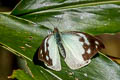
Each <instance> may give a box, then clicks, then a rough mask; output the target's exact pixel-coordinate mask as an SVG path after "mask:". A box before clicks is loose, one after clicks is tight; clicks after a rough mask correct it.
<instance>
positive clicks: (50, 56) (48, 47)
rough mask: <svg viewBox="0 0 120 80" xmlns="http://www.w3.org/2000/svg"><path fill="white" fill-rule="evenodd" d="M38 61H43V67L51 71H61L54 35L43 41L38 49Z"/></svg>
mask: <svg viewBox="0 0 120 80" xmlns="http://www.w3.org/2000/svg"><path fill="white" fill-rule="evenodd" d="M38 59H39V60H42V61H44V62H45V65H46V66H47V67H49V68H51V69H53V70H56V71H59V70H61V63H60V55H59V51H58V47H57V44H56V40H55V38H54V35H49V36H47V37H46V38H45V39H44V41H43V43H42V44H41V46H40V48H39V52H38Z"/></svg>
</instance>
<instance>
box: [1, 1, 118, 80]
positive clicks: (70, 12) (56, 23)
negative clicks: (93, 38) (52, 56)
mask: <svg viewBox="0 0 120 80" xmlns="http://www.w3.org/2000/svg"><path fill="white" fill-rule="evenodd" d="M119 14H120V1H118V0H113V1H112V0H89V1H88V0H84V1H83V0H81V1H78V0H22V1H21V2H20V3H19V4H18V5H17V6H16V8H15V9H14V10H13V11H12V13H11V15H7V14H2V13H0V46H2V47H4V48H6V49H8V50H9V51H11V52H13V53H14V54H16V55H18V56H21V57H23V58H25V59H26V64H27V67H28V71H23V70H16V71H14V73H13V75H12V78H17V79H19V80H57V79H63V80H77V79H79V80H119V79H120V76H119V75H120V66H119V65H118V64H116V63H114V62H113V61H111V60H110V59H109V58H107V57H106V56H104V55H102V54H97V55H96V56H95V57H94V58H92V62H91V63H90V64H89V65H88V66H85V67H83V68H81V69H78V70H71V69H69V68H68V67H67V66H66V64H65V63H64V61H63V59H62V71H58V72H57V71H53V70H50V69H45V68H43V67H42V66H38V65H34V64H33V62H32V59H33V56H34V54H35V52H36V50H37V49H38V47H39V46H40V44H41V42H42V40H43V39H44V37H45V36H47V35H48V32H49V31H51V30H53V28H54V27H58V29H59V30H60V31H82V32H87V33H90V34H102V33H116V32H120V27H119V25H120V22H119V21H120V15H119Z"/></svg>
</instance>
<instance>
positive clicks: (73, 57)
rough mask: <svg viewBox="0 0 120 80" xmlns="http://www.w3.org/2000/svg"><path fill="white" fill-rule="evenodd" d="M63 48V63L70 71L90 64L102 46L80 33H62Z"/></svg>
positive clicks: (97, 41) (95, 40) (94, 39)
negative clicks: (64, 52)
mask: <svg viewBox="0 0 120 80" xmlns="http://www.w3.org/2000/svg"><path fill="white" fill-rule="evenodd" d="M61 37H62V40H63V46H64V48H65V51H66V58H65V62H66V64H67V65H68V66H69V67H70V68H71V69H78V68H81V67H83V66H85V65H87V64H89V63H90V58H91V57H93V56H94V55H95V54H96V53H97V51H98V50H100V49H101V48H103V47H104V46H103V44H102V43H101V42H100V41H99V40H98V39H96V38H94V37H93V36H91V35H88V34H85V33H80V32H66V33H62V36H61Z"/></svg>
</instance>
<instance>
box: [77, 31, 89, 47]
mask: <svg viewBox="0 0 120 80" xmlns="http://www.w3.org/2000/svg"><path fill="white" fill-rule="evenodd" d="M77 34H78V35H80V36H81V37H83V38H84V39H85V43H86V44H87V45H90V43H89V41H88V39H87V38H86V36H85V35H84V34H81V33H77Z"/></svg>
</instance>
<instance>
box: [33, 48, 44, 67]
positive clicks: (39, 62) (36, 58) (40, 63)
mask: <svg viewBox="0 0 120 80" xmlns="http://www.w3.org/2000/svg"><path fill="white" fill-rule="evenodd" d="M38 51H39V48H38V49H37V50H36V52H35V54H34V56H33V63H34V64H35V65H40V66H42V67H46V66H45V64H44V62H43V61H40V60H39V59H38Z"/></svg>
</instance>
